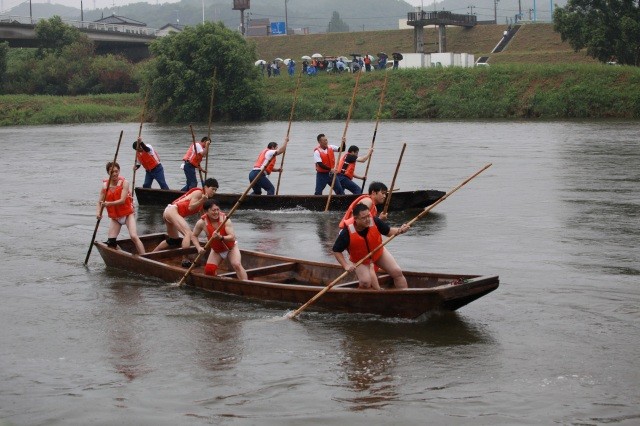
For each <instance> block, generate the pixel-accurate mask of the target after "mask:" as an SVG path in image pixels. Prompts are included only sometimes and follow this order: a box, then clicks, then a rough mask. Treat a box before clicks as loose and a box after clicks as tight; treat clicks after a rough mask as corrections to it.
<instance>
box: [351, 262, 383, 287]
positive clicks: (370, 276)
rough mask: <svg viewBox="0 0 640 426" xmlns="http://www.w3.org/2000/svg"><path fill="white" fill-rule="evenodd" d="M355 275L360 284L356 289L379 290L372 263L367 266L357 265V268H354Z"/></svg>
mask: <svg viewBox="0 0 640 426" xmlns="http://www.w3.org/2000/svg"><path fill="white" fill-rule="evenodd" d="M356 275H357V276H358V281H359V282H360V283H359V285H358V288H362V289H373V290H380V285H379V284H378V278H377V277H376V274H375V271H374V270H373V263H370V264H368V265H364V264H361V265H358V267H356Z"/></svg>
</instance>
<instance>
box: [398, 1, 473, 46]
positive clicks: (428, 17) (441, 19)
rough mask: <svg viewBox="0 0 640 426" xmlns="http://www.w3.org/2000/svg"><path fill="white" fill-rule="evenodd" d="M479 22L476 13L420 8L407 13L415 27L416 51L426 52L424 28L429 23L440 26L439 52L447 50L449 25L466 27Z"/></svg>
mask: <svg viewBox="0 0 640 426" xmlns="http://www.w3.org/2000/svg"><path fill="white" fill-rule="evenodd" d="M477 23H478V21H477V18H476V16H475V15H462V14H457V13H451V12H447V11H444V10H443V11H440V12H425V11H424V10H420V11H417V12H410V13H408V14H407V25H411V26H412V27H414V31H413V48H414V50H415V52H416V53H424V42H423V39H424V32H423V31H424V30H423V28H424V27H426V26H427V25H437V26H438V52H439V53H444V52H446V51H447V35H446V28H447V25H458V26H461V27H465V28H471V27H474V26H475V25H476V24H477Z"/></svg>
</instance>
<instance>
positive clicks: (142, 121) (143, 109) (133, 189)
mask: <svg viewBox="0 0 640 426" xmlns="http://www.w3.org/2000/svg"><path fill="white" fill-rule="evenodd" d="M148 100H149V89H147V94H146V95H145V96H144V105H143V106H142V114H140V128H138V139H136V152H135V154H134V155H133V178H131V191H135V189H136V171H137V170H138V169H137V168H136V163H137V161H138V150H139V149H140V137H141V136H142V125H143V124H144V118H145V115H146V113H147V101H148Z"/></svg>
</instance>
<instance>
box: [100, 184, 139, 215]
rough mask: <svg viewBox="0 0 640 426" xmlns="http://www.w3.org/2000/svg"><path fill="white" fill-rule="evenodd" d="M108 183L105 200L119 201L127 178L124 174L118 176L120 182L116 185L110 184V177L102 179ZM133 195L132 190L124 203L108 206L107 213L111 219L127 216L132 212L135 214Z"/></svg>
mask: <svg viewBox="0 0 640 426" xmlns="http://www.w3.org/2000/svg"><path fill="white" fill-rule="evenodd" d="M102 182H103V183H105V184H106V185H107V189H106V191H107V196H106V197H105V199H104V200H105V201H119V200H120V197H122V188H123V185H124V182H125V179H124V178H123V177H122V176H118V183H117V184H116V186H110V185H109V183H108V182H109V179H104V180H103V181H102ZM133 212H134V209H133V197H132V196H131V192H129V194H127V197H126V198H125V199H124V203H123V204H118V205H117V206H107V214H108V215H109V217H110V218H111V219H118V218H120V217H126V216H129V215H130V214H133Z"/></svg>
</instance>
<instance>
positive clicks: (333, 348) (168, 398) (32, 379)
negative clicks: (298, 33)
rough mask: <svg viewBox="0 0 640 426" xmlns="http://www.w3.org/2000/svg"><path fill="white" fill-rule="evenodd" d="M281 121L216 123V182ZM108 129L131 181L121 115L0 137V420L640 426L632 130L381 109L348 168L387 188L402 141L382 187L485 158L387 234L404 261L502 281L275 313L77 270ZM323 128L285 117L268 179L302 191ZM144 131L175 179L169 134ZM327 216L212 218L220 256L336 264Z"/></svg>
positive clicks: (441, 177)
mask: <svg viewBox="0 0 640 426" xmlns="http://www.w3.org/2000/svg"><path fill="white" fill-rule="evenodd" d="M373 128H374V123H372V122H351V123H350V126H349V128H348V140H349V144H356V145H359V146H360V147H361V148H366V147H368V146H369V145H370V143H371V137H372V135H373ZM286 129H287V123H283V122H279V123H278V122H275V123H259V124H233V125H219V124H217V123H216V124H215V125H214V128H213V131H212V134H213V138H214V143H213V152H212V156H211V157H210V163H211V164H210V170H212V175H213V176H214V177H216V178H217V179H218V180H219V181H220V186H221V188H220V190H221V192H242V191H243V190H244V189H245V187H246V185H247V184H248V177H247V176H248V172H249V169H250V167H251V164H252V163H253V161H254V160H255V157H257V154H258V152H259V151H260V150H261V149H262V148H263V147H264V146H266V143H267V142H269V141H271V140H276V141H279V142H280V141H282V139H283V138H284V135H285V133H286ZM120 130H123V131H124V141H123V143H122V148H121V150H120V153H119V160H120V163H121V164H122V174H123V175H124V176H125V177H127V178H128V179H129V180H131V175H132V172H131V166H132V164H133V150H132V149H131V142H132V141H133V140H134V139H135V136H136V135H137V133H138V125H136V124H135V123H128V124H126V123H125V124H96V125H71V126H43V127H6V128H0V144H1V147H2V162H3V167H2V172H1V173H2V178H1V179H0V190H1V192H2V194H3V197H2V198H3V202H2V206H1V207H0V218H1V220H2V233H1V236H0V243H1V244H0V250H1V252H2V258H3V260H2V267H1V268H2V269H1V275H2V278H1V279H0V297H1V302H0V303H1V309H0V321H1V323H2V324H3V326H2V327H1V328H0V341H1V342H2V344H1V347H0V424H2V425H5V424H7V425H12V424H15V425H22V424H25V425H26V424H28V425H68V424H77V425H85V424H89V423H93V424H104V425H107V424H141V425H158V424H167V425H175V424H216V425H236V424H237V425H257V424H260V425H283V424H291V425H298V424H311V423H315V424H332V425H334V424H335V425H337V424H354V425H355V424H362V425H365V424H366V425H370V424H392V423H393V424H415V425H422V424H473V425H477V424H487V425H489V424H491V425H493V424H553V423H556V424H580V425H584V424H611V423H612V424H629V425H631V424H638V423H640V404H639V403H640V368H639V367H640V365H639V364H638V356H637V350H638V343H637V342H638V340H637V339H638V334H639V331H640V307H639V305H640V287H639V285H640V280H639V276H640V250H638V241H639V240H640V230H639V226H638V225H639V223H640V221H639V220H638V219H639V216H640V167H639V165H640V140H639V138H638V135H639V134H640V123H638V122H544V123H530V122H383V123H381V124H380V127H379V130H378V134H377V139H376V144H375V147H376V149H375V153H374V157H373V163H372V166H371V169H370V173H369V182H370V181H371V180H383V181H385V182H387V184H389V183H390V181H391V178H392V176H393V172H394V170H395V167H396V162H397V159H398V156H399V153H400V149H401V144H402V142H406V143H407V150H406V152H405V155H404V159H403V162H402V166H401V168H400V173H399V176H398V180H397V183H396V187H398V188H400V190H412V189H440V190H449V189H451V188H453V187H455V186H456V185H458V184H459V183H460V182H462V180H464V179H465V178H466V177H468V176H470V175H471V174H473V173H474V172H475V171H477V170H479V169H480V168H481V167H483V166H484V165H485V164H487V163H492V164H493V166H492V167H491V168H489V169H488V170H487V171H485V172H484V173H482V174H481V175H480V176H478V177H477V178H476V179H474V180H473V181H471V182H470V183H469V184H467V185H466V186H465V187H463V188H462V189H461V190H460V191H458V192H457V193H456V194H454V195H452V196H451V197H450V198H449V199H447V200H446V201H445V202H443V203H442V204H440V205H439V206H438V207H436V208H435V209H434V210H433V211H432V213H430V214H429V215H427V216H426V217H425V218H424V219H422V220H421V221H419V222H417V223H416V224H415V225H414V226H413V228H412V229H411V230H410V231H409V232H408V233H407V234H405V235H403V236H402V237H399V238H397V239H395V240H394V241H393V242H391V243H390V244H389V246H388V248H389V250H390V251H391V252H392V253H393V254H394V255H395V257H396V259H398V262H399V263H400V265H401V266H402V267H403V268H404V269H407V270H419V271H442V272H461V273H479V274H498V275H500V279H501V286H500V288H499V289H498V290H496V291H495V292H493V293H491V294H489V295H487V296H485V297H484V298H482V299H479V300H477V301H475V302H473V303H472V304H470V305H468V306H466V307H464V308H463V309H461V310H460V311H458V312H456V313H448V314H434V315H430V316H429V317H427V318H422V319H420V320H416V321H405V320H389V319H380V318H376V317H368V316H349V315H335V314H327V313H318V312H311V311H309V312H305V313H303V314H302V315H301V317H300V319H299V320H297V321H292V320H283V319H282V317H283V315H284V314H285V313H286V312H285V310H284V309H283V308H282V307H281V306H273V305H267V304H261V303H257V302H252V301H247V300H243V299H238V298H232V297H227V296H223V295H212V294H204V293H200V292H196V291H190V290H185V289H180V288H176V287H174V286H171V285H167V284H164V283H161V282H158V281H155V280H149V279H145V278H144V277H141V276H136V275H132V274H128V273H125V272H122V271H118V270H113V269H107V268H106V267H105V266H104V264H103V263H102V260H101V259H100V256H99V254H98V252H97V250H93V254H92V256H91V259H90V261H89V264H88V267H85V266H84V265H83V260H84V258H85V255H86V252H87V250H88V248H89V243H90V241H89V240H90V239H91V234H92V232H93V229H94V226H95V223H96V220H95V217H94V210H95V208H94V206H95V202H96V200H97V197H98V191H99V186H100V181H101V179H102V178H103V177H104V176H105V172H104V164H105V163H106V162H107V161H109V160H111V159H112V158H113V155H114V152H115V147H116V143H117V140H118V135H119V132H120ZM205 131H206V129H205V128H203V127H199V128H198V126H196V134H197V136H198V137H201V136H202V134H203V132H205ZM343 131H344V123H342V122H303V123H293V126H292V128H291V142H290V147H289V150H288V151H287V155H286V158H285V173H284V174H283V177H282V183H281V188H280V192H281V193H296V194H305V193H311V192H312V191H313V188H314V172H313V164H312V149H313V147H314V146H315V136H316V135H317V134H318V133H320V132H323V133H326V134H327V135H328V137H329V141H330V142H334V143H337V142H338V141H339V139H340V137H341V136H342V133H343ZM143 137H144V139H145V141H147V142H148V143H151V144H152V145H153V146H154V147H156V148H157V150H158V151H159V153H160V156H161V158H162V160H163V164H164V166H165V170H166V175H167V181H168V183H169V185H170V186H171V187H172V188H179V187H181V186H182V185H183V183H184V177H183V174H182V171H181V170H180V169H179V164H180V161H179V160H180V159H181V158H182V155H183V154H184V151H185V150H186V148H187V145H188V143H189V140H190V134H189V131H188V128H187V127H186V126H160V125H145V126H144V129H143ZM361 152H364V150H362V151H361ZM362 167H363V166H362V165H360V166H359V169H358V170H359V171H360V172H362V171H363V170H364V169H363V168H362ZM143 178H144V176H143V173H138V174H137V175H136V182H137V184H140V183H141V182H142V180H143ZM271 179H272V181H274V182H275V181H276V180H277V175H276V174H274V175H272V177H271ZM161 210H162V208H161V207H147V206H142V207H140V208H139V216H138V229H139V231H140V232H141V233H146V232H158V231H162V230H163V224H162V219H161ZM414 214H416V212H409V213H396V214H393V215H392V216H391V217H390V222H391V223H392V224H399V223H401V222H402V221H405V220H409V219H411V218H412V217H413V215H414ZM338 218H339V215H337V214H333V213H313V212H307V211H282V212H259V211H242V210H240V211H238V212H237V213H236V215H234V217H233V222H234V225H235V228H236V231H237V233H238V234H239V239H240V245H241V247H244V248H248V249H259V250H266V251H271V252H274V253H278V254H283V255H291V256H296V257H304V258H307V259H313V260H324V261H333V259H332V257H331V254H330V247H331V244H332V241H333V238H334V237H335V234H336V232H335V229H336V228H335V224H336V222H337V220H338ZM106 228H107V226H106V221H103V223H102V224H101V227H100V229H99V232H98V235H99V238H101V239H104V238H106ZM123 235H126V231H123ZM634 336H635V337H634Z"/></svg>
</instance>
